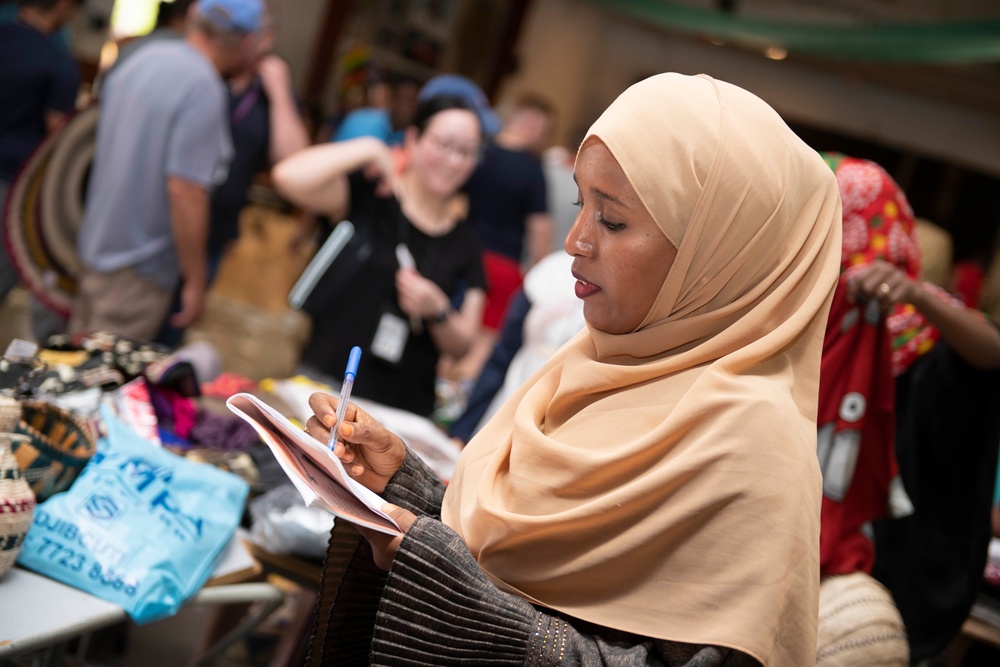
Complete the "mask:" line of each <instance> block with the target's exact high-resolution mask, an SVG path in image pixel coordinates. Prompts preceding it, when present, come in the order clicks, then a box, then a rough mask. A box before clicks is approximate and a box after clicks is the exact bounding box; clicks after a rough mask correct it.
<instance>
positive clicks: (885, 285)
mask: <svg viewBox="0 0 1000 667" xmlns="http://www.w3.org/2000/svg"><path fill="white" fill-rule="evenodd" d="M919 290H920V284H919V283H918V282H917V281H915V280H913V279H911V278H910V277H909V276H908V275H906V272H905V271H903V270H902V269H900V268H899V267H897V266H895V265H893V264H890V263H889V262H886V261H883V260H881V259H876V260H875V261H874V262H872V263H871V264H868V265H867V266H864V267H861V268H859V269H857V270H856V271H854V272H852V274H851V277H850V279H849V280H848V282H847V297H848V299H849V300H850V301H851V302H852V303H857V302H859V301H868V300H869V299H877V300H878V302H879V305H880V306H881V308H882V310H887V309H888V308H890V307H892V306H894V305H896V304H905V303H911V304H912V303H914V301H915V299H916V294H917V292H918V291H919Z"/></svg>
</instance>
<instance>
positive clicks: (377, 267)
mask: <svg viewBox="0 0 1000 667" xmlns="http://www.w3.org/2000/svg"><path fill="white" fill-rule="evenodd" d="M482 144H483V130H482V126H481V123H480V120H479V116H478V115H477V113H476V110H475V108H474V107H472V106H471V105H470V104H469V103H468V102H466V101H465V100H464V99H462V98H460V97H456V96H444V95H442V96H437V97H432V98H430V99H427V100H425V101H423V102H422V103H421V104H420V106H419V107H418V109H417V112H416V114H415V116H414V119H413V122H412V124H411V125H410V127H408V128H407V130H406V133H405V138H404V141H403V145H402V147H401V149H397V150H392V149H390V148H389V147H388V146H386V145H385V144H384V143H383V142H382V141H381V140H379V139H376V138H373V137H359V138H357V139H351V140H348V141H342V142H335V143H331V144H324V145H318V146H313V147H310V148H307V149H306V150H304V151H301V152H299V153H296V154H295V155H292V156H290V157H289V158H287V159H285V160H283V161H282V162H280V163H278V164H277V165H276V166H275V167H274V169H273V171H272V177H273V179H274V183H275V185H276V186H277V188H278V190H279V192H281V193H282V194H283V195H284V196H285V197H287V198H288V199H289V200H290V201H291V202H292V203H294V204H296V205H298V206H301V207H302V208H304V209H307V210H309V211H311V212H314V213H320V214H325V215H327V216H329V217H330V218H331V219H332V220H350V221H351V223H352V224H353V225H354V228H355V230H356V231H355V238H354V239H353V241H352V243H351V244H350V245H348V246H347V248H346V249H345V250H344V252H343V253H342V256H339V257H338V258H337V260H336V261H335V262H334V266H336V264H337V263H339V262H346V263H348V264H350V265H351V267H352V268H351V269H350V271H348V273H349V278H348V279H347V280H346V283H345V284H342V285H336V286H335V288H336V294H337V295H338V296H337V297H334V298H331V299H330V300H329V302H321V303H318V304H317V303H315V299H313V300H312V301H311V302H307V308H306V310H307V311H308V312H309V313H310V315H312V318H313V328H312V333H311V337H310V340H309V342H308V343H307V345H306V347H305V349H304V351H303V355H302V364H303V366H304V369H305V370H306V372H307V374H309V375H310V376H311V377H314V378H317V379H323V378H324V376H327V377H329V378H339V377H341V375H342V374H343V372H344V368H345V367H346V365H347V360H348V356H349V354H350V350H351V347H352V346H354V345H359V346H361V347H362V349H363V350H364V354H362V357H361V367H360V368H359V370H358V374H357V378H356V380H355V385H354V395H356V396H360V397H363V398H368V399H371V400H373V401H377V402H379V403H382V404H384V405H389V406H392V407H396V408H400V409H403V410H408V411H410V412H413V413H416V414H419V415H423V416H430V415H431V413H432V412H433V410H434V398H435V395H434V382H435V376H436V367H437V361H438V356H439V355H440V354H442V353H445V354H449V355H452V356H455V357H460V356H462V355H463V354H464V353H465V352H466V351H467V350H468V347H469V345H470V343H471V342H472V340H473V338H474V336H475V335H476V333H477V332H478V330H479V326H480V322H481V321H482V313H483V306H484V303H485V296H484V295H485V282H486V281H485V277H484V274H483V268H482V263H481V259H480V251H479V245H478V243H477V241H476V239H475V236H474V233H473V232H472V230H471V229H470V228H469V227H468V226H466V225H463V224H461V223H462V221H463V220H464V218H465V216H466V212H467V208H468V207H467V202H466V199H465V196H464V194H462V193H460V189H461V188H462V186H463V185H464V184H465V182H466V181H467V180H468V178H469V176H470V175H471V174H472V171H473V170H474V169H475V167H476V163H477V160H478V158H479V155H480V152H481V147H482ZM331 270H332V269H331ZM459 293H462V294H463V296H462V298H461V304H460V305H459V306H457V307H455V306H453V305H452V304H453V297H455V296H456V295H457V294H459ZM314 294H315V292H314Z"/></svg>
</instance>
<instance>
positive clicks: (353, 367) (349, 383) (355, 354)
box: [326, 345, 361, 452]
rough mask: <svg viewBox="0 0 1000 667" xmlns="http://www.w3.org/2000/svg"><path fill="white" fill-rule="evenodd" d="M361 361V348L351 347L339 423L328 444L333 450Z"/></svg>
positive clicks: (345, 373) (341, 398) (338, 405)
mask: <svg viewBox="0 0 1000 667" xmlns="http://www.w3.org/2000/svg"><path fill="white" fill-rule="evenodd" d="M360 362H361V348H360V347H358V346H357V345H355V346H354V347H352V348H351V356H349V357H348V358H347V370H346V371H344V386H343V387H341V388H340V400H339V401H338V403H337V423H336V424H334V425H333V430H332V431H330V439H329V440H328V441H327V443H326V446H327V448H328V449H329V450H330V451H331V452H332V451H333V446H334V445H336V444H337V432H338V431H340V422H342V421H343V420H344V413H345V412H347V402H348V401H349V400H351V389H353V388H354V376H355V375H357V374H358V364H359V363H360Z"/></svg>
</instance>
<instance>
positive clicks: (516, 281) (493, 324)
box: [483, 250, 523, 330]
mask: <svg viewBox="0 0 1000 667" xmlns="http://www.w3.org/2000/svg"><path fill="white" fill-rule="evenodd" d="M483 270H484V271H485V272H486V285H487V291H486V309H485V310H484V311H483V326H484V327H486V328H488V329H493V330H496V329H499V328H500V325H501V324H502V323H503V317H504V315H505V314H506V313H507V304H508V303H510V299H511V297H512V296H514V293H515V292H517V290H518V289H520V287H521V281H522V278H523V277H522V276H521V265H520V264H519V263H518V262H516V261H514V260H513V259H511V258H510V257H507V256H505V255H501V254H499V253H495V252H492V251H490V250H484V251H483Z"/></svg>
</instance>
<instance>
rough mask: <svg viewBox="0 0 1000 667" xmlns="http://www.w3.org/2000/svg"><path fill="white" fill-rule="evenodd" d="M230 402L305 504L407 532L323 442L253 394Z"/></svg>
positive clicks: (375, 526)
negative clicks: (264, 446) (268, 450)
mask: <svg viewBox="0 0 1000 667" xmlns="http://www.w3.org/2000/svg"><path fill="white" fill-rule="evenodd" d="M226 405H227V406H229V409H230V410H232V411H233V412H234V413H235V414H237V415H239V416H240V417H242V418H243V419H245V420H246V421H247V422H248V423H249V424H250V425H251V426H253V427H254V429H255V430H256V431H257V433H259V434H260V437H261V439H262V440H263V441H264V443H265V444H266V445H267V446H268V447H270V449H271V451H272V452H273V453H274V457H275V458H276V459H277V460H278V463H279V464H280V465H281V468H282V470H284V471H285V474H286V475H288V478H289V479H290V480H292V484H294V485H295V488H296V489H297V490H298V492H299V493H300V494H301V495H302V499H303V500H304V501H305V503H306V505H308V506H309V507H319V508H322V509H325V510H326V511H328V512H330V513H331V514H333V515H334V516H336V517H340V518H342V519H344V520H345V521H350V522H351V523H355V524H358V525H359V526H364V527H366V528H371V529H373V530H377V531H380V532H383V533H387V534H389V535H402V534H403V532H402V531H401V530H400V529H399V526H398V525H396V522H395V521H393V520H392V519H390V518H389V517H388V516H387V515H386V514H385V513H384V512H382V509H381V508H382V505H383V504H384V503H385V500H383V499H382V498H381V497H380V496H379V495H378V494H376V493H373V492H372V491H370V490H368V489H366V488H365V487H363V486H362V485H361V484H359V483H358V482H356V481H354V480H353V479H351V478H350V477H349V476H348V474H347V471H346V470H344V465H343V464H342V463H341V462H340V459H338V458H337V457H336V456H334V455H333V452H331V451H330V450H328V449H327V448H326V444H325V443H322V442H320V441H319V440H317V439H316V438H314V437H312V436H311V435H309V434H308V433H306V432H305V431H303V430H302V429H300V428H297V427H296V426H295V425H294V424H292V423H291V422H290V421H288V419H286V418H285V417H284V416H283V415H282V414H281V413H279V412H278V411H276V410H275V409H274V408H272V407H271V406H269V405H268V404H267V403H264V402H263V401H261V400H260V399H259V398H257V397H256V396H253V395H251V394H235V395H234V396H232V397H230V398H229V400H228V401H226Z"/></svg>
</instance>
